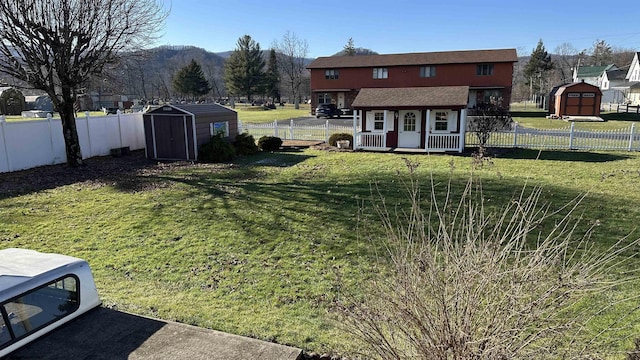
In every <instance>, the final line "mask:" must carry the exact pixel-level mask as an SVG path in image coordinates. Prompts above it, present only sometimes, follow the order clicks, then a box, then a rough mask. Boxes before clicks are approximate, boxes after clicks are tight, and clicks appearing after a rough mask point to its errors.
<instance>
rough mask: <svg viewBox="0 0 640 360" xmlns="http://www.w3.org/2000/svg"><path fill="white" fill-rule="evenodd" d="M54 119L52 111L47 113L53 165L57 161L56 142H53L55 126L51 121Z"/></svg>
mask: <svg viewBox="0 0 640 360" xmlns="http://www.w3.org/2000/svg"><path fill="white" fill-rule="evenodd" d="M52 121H53V116H51V113H48V114H47V123H48V124H49V143H50V145H51V165H55V163H56V153H55V150H54V149H55V147H54V143H53V128H52V125H51V122H52Z"/></svg>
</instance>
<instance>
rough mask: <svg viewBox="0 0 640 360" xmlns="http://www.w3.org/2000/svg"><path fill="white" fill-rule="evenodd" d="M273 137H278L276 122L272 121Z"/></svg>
mask: <svg viewBox="0 0 640 360" xmlns="http://www.w3.org/2000/svg"><path fill="white" fill-rule="evenodd" d="M273 136H275V137H280V136H278V120H273Z"/></svg>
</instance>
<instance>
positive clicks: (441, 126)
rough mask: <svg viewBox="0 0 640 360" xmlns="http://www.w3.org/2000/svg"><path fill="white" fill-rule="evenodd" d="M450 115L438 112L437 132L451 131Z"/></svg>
mask: <svg viewBox="0 0 640 360" xmlns="http://www.w3.org/2000/svg"><path fill="white" fill-rule="evenodd" d="M448 115H449V114H447V113H446V112H440V111H438V112H436V123H435V130H436V131H447V130H448V129H449V116H448Z"/></svg>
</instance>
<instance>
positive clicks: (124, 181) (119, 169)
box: [0, 151, 233, 198]
mask: <svg viewBox="0 0 640 360" xmlns="http://www.w3.org/2000/svg"><path fill="white" fill-rule="evenodd" d="M231 166H233V165H231V164H200V163H194V162H190V161H173V162H158V161H154V160H149V159H147V158H145V155H144V151H134V152H132V153H130V154H129V155H126V156H121V157H111V156H104V157H95V158H91V159H87V160H85V165H84V166H82V167H78V168H71V167H68V166H67V165H66V164H60V165H51V166H41V167H37V168H33V169H28V170H22V171H15V172H10V173H0V198H7V197H12V196H16V195H21V194H26V193H31V192H38V191H42V190H47V189H53V188H57V187H59V186H64V185H71V184H82V185H83V186H85V187H90V188H95V187H101V186H109V185H111V186H117V187H119V188H121V189H123V190H127V191H144V190H150V189H155V188H162V187H167V186H169V185H170V182H168V181H166V180H165V179H164V178H163V174H167V173H171V172H175V171H180V170H181V169H185V170H188V169H196V168H199V169H202V168H210V169H211V170H221V169H226V168H229V167H231Z"/></svg>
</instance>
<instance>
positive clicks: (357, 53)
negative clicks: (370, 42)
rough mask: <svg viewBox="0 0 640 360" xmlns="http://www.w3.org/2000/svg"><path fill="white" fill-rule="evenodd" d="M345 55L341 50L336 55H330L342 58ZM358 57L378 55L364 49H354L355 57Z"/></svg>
mask: <svg viewBox="0 0 640 360" xmlns="http://www.w3.org/2000/svg"><path fill="white" fill-rule="evenodd" d="M344 55H347V54H346V51H345V50H341V51H338V52H337V53H335V54H333V55H331V56H344ZM359 55H379V54H378V53H377V52H375V51H373V50H371V49H365V48H361V47H359V48H356V55H355V56H359Z"/></svg>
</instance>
